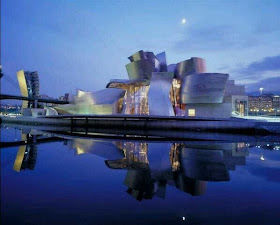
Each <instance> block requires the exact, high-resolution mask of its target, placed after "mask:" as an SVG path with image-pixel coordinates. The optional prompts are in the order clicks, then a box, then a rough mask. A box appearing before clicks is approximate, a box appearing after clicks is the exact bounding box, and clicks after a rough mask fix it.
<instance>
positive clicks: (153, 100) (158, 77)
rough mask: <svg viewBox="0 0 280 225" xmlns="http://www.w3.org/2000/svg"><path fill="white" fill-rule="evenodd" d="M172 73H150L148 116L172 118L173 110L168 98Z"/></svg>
mask: <svg viewBox="0 0 280 225" xmlns="http://www.w3.org/2000/svg"><path fill="white" fill-rule="evenodd" d="M173 78H174V73H172V72H154V73H152V78H151V84H150V89H149V93H148V102H149V115H160V116H174V115H175V114H174V110H173V107H172V104H171V101H170V98H169V93H170V89H171V86H172V81H173Z"/></svg>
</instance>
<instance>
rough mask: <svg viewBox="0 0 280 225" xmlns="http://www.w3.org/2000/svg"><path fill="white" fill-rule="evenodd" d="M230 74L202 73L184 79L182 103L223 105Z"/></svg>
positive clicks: (181, 92)
mask: <svg viewBox="0 0 280 225" xmlns="http://www.w3.org/2000/svg"><path fill="white" fill-rule="evenodd" d="M228 77H229V75H228V74H222V73H200V74H192V75H188V76H186V77H183V78H182V86H181V90H180V100H179V101H180V103H183V104H190V103H222V102H223V98H224V93H225V88H226V84H227V81H228Z"/></svg>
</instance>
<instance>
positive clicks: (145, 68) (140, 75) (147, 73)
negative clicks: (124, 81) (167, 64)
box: [125, 59, 155, 80]
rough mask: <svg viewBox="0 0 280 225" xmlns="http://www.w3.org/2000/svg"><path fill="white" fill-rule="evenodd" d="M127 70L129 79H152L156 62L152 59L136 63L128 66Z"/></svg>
mask: <svg viewBox="0 0 280 225" xmlns="http://www.w3.org/2000/svg"><path fill="white" fill-rule="evenodd" d="M125 67H126V70H127V73H128V77H129V79H148V80H150V79H151V75H152V73H153V72H155V62H154V61H153V60H150V59H145V60H140V61H135V62H131V63H129V64H127V65H126V66H125Z"/></svg>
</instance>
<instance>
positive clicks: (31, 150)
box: [13, 133, 37, 172]
mask: <svg viewBox="0 0 280 225" xmlns="http://www.w3.org/2000/svg"><path fill="white" fill-rule="evenodd" d="M21 140H22V141H24V142H25V143H26V145H21V146H19V148H18V152H17V155H16V159H15V162H14V166H13V169H14V170H15V171H17V172H19V171H21V170H25V169H29V170H34V168H35V164H36V159H37V144H36V140H37V136H36V135H31V134H24V133H22V134H21Z"/></svg>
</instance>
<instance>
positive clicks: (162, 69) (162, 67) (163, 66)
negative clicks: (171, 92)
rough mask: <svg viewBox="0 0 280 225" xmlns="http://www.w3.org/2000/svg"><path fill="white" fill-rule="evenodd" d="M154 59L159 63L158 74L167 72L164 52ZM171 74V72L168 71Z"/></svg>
mask: <svg viewBox="0 0 280 225" xmlns="http://www.w3.org/2000/svg"><path fill="white" fill-rule="evenodd" d="M156 58H157V59H158V61H159V63H160V72H167V63H166V55H165V52H161V53H159V54H157V55H156ZM170 72H173V71H170Z"/></svg>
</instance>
